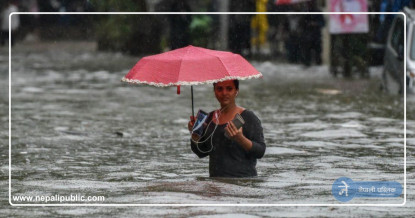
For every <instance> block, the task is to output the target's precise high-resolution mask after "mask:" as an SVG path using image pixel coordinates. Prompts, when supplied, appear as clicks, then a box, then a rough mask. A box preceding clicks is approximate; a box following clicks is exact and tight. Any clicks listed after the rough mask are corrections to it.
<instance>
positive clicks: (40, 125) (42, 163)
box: [0, 43, 415, 216]
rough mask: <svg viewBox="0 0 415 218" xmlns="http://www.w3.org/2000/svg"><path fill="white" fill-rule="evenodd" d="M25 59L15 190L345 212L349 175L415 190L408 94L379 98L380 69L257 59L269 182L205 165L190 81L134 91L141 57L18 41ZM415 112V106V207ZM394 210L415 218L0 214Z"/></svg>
mask: <svg viewBox="0 0 415 218" xmlns="http://www.w3.org/2000/svg"><path fill="white" fill-rule="evenodd" d="M68 45H69V46H68ZM71 45H72V46H71ZM42 46H43V47H45V48H48V50H46V49H41V48H42ZM65 46H66V47H65ZM62 47H63V48H65V49H62ZM12 58H13V59H12V63H13V66H12V151H11V153H12V194H13V195H28V196H35V195H55V194H60V195H70V194H74V193H78V194H83V195H96V196H98V195H103V196H105V202H103V203H106V204H109V203H115V204H120V203H137V204H141V203H153V204H159V203H168V204H170V203H179V204H185V203H192V204H219V205H220V204H225V203H249V204H252V203H275V204H295V203H307V204H337V203H341V202H339V201H337V200H336V199H335V198H334V197H333V196H332V195H331V187H332V184H333V182H334V181H335V180H336V179H337V178H339V177H342V176H346V177H349V178H352V179H353V180H355V181H379V180H382V181H397V182H399V183H401V184H402V185H403V182H404V175H403V173H404V167H403V163H404V158H403V156H404V149H403V148H404V147H403V142H404V141H403V137H404V134H403V129H404V122H403V117H404V113H403V112H404V104H403V100H402V99H401V98H400V97H396V96H390V95H387V94H384V93H381V92H380V91H379V89H378V86H379V80H380V73H381V68H372V69H371V79H365V80H359V79H354V80H344V79H334V78H332V77H331V76H329V74H328V72H327V67H326V66H321V67H311V68H308V69H304V68H302V67H301V66H296V65H288V64H282V63H279V64H278V63H272V62H253V64H254V65H255V67H256V68H257V69H258V70H259V71H261V72H262V73H263V74H264V78H263V79H259V80H250V81H243V82H241V87H240V95H239V97H238V98H239V99H238V104H239V105H241V106H243V107H246V108H248V109H250V110H253V111H254V112H255V113H256V114H257V115H258V116H259V117H260V118H261V121H262V125H263V127H264V134H265V138H266V143H267V146H268V147H267V151H266V154H265V156H264V157H263V158H262V159H261V160H259V161H258V165H257V169H258V174H259V176H258V177H257V178H254V179H211V178H209V177H208V159H206V158H205V159H199V158H197V156H196V155H194V154H193V153H192V152H191V150H190V147H189V143H188V142H189V135H188V131H187V129H186V124H187V119H188V117H189V115H190V113H191V109H190V105H191V104H190V88H187V87H182V94H181V95H176V89H175V88H155V87H149V86H132V85H128V84H124V83H121V82H120V79H121V78H122V76H123V75H125V74H126V73H127V71H128V70H129V68H130V67H132V66H133V65H134V63H135V62H136V61H137V60H138V59H137V58H133V57H127V56H123V55H121V54H112V53H99V52H94V51H93V45H92V44H89V43H86V44H84V45H80V44H76V43H75V44H74V43H57V44H42V45H36V46H35V45H17V47H16V48H15V50H14V51H13V56H12ZM0 61H1V65H0V67H1V72H2V74H1V79H2V80H1V98H0V108H1V110H0V118H1V121H2V122H1V123H2V124H1V127H2V129H1V131H0V143H1V147H2V148H3V149H2V150H3V152H2V153H1V155H2V161H1V168H0V169H1V172H2V173H1V181H0V183H1V184H2V190H3V191H2V193H3V194H1V199H2V200H1V201H2V202H3V203H4V204H7V202H8V193H7V190H8V187H7V186H8V161H7V160H8V158H7V156H8V153H7V152H8V96H7V94H8V92H7V90H8V85H7V84H8V81H7V80H8V75H7V73H6V72H7V62H8V59H7V53H5V52H4V51H3V52H2V53H1V58H0ZM195 106H196V108H203V109H204V110H206V111H210V110H212V109H214V108H216V107H218V104H217V102H216V100H215V99H214V96H213V92H212V87H211V86H209V85H207V86H198V87H195ZM413 111H414V103H413V101H411V100H409V101H408V113H407V116H408V121H407V145H408V150H407V152H408V156H409V157H410V159H409V161H408V179H412V181H411V182H410V183H409V184H408V185H409V186H408V189H410V190H411V191H410V192H409V191H408V192H409V195H408V198H409V199H410V200H411V201H413V199H414V198H413V187H414V186H413V178H414V173H413V169H414V168H413V163H414V162H413V155H412V154H413V152H414V149H413V146H414V145H415V133H414V127H415V122H414V115H413V114H414V113H413ZM121 135H122V136H121ZM402 202H403V196H401V197H400V198H367V199H365V198H355V199H353V200H352V201H350V202H348V203H356V204H362V203H371V204H382V203H388V204H399V203H402ZM14 203H19V202H16V201H15V202H14ZM26 203H27V202H26ZM55 203H56V202H55ZM410 205H412V206H414V204H413V202H410V203H408V206H410ZM387 211H390V213H391V214H396V213H397V214H398V215H401V216H408V215H410V214H412V213H411V212H410V210H409V209H408V210H407V209H404V208H395V207H392V208H384V207H365V208H357V209H356V210H355V208H348V207H313V208H280V207H277V208H276V207H261V208H252V207H242V208H237V207H219V208H216V207H185V208H171V207H162V208H154V207H149V208H143V207H137V208H134V207H132V208H101V207H99V208H97V207H86V208H71V207H69V208H59V209H57V208H17V207H12V208H11V207H10V206H2V207H0V213H2V214H5V213H9V214H15V215H21V216H24V215H32V214H35V215H39V216H49V215H101V216H112V215H115V214H121V215H132V214H134V213H143V214H144V215H154V216H160V215H164V216H166V215H167V214H169V215H168V216H170V215H172V216H187V215H189V216H192V215H213V214H219V215H220V214H222V215H224V214H226V215H234V216H240V215H241V214H245V215H253V216H277V215H278V216H288V215H292V216H308V215H310V216H320V215H324V214H325V213H328V212H330V214H333V215H334V216H341V215H350V214H352V213H353V214H355V213H356V214H361V215H367V214H368V213H370V214H372V215H374V216H377V215H379V216H382V215H385V214H386V212H387Z"/></svg>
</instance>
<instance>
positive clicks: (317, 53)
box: [299, 1, 326, 66]
mask: <svg viewBox="0 0 415 218" xmlns="http://www.w3.org/2000/svg"><path fill="white" fill-rule="evenodd" d="M308 11H309V12H321V11H320V10H319V9H318V8H317V5H316V2H315V1H310V2H308ZM325 24H326V22H325V21H324V17H323V15H321V14H306V15H301V19H300V23H299V27H300V28H301V29H302V35H301V40H300V41H301V43H300V47H301V54H302V58H301V61H302V63H303V64H304V65H305V66H310V65H311V62H312V59H313V57H314V59H315V62H316V64H317V65H321V63H322V58H321V53H322V50H323V49H322V40H321V38H322V37H321V29H322V28H323V27H324V25H325ZM313 54H314V55H313Z"/></svg>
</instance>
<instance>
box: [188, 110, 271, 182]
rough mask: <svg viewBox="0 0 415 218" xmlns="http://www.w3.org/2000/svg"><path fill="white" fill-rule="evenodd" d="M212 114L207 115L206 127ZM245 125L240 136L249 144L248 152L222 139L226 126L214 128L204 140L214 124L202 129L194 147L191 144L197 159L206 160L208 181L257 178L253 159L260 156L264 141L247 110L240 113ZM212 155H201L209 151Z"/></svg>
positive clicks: (259, 123) (232, 142)
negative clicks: (212, 178)
mask: <svg viewBox="0 0 415 218" xmlns="http://www.w3.org/2000/svg"><path fill="white" fill-rule="evenodd" d="M212 116H213V113H212V112H211V113H210V114H209V118H208V120H207V122H206V123H209V122H210V121H211V120H212ZM241 116H242V118H243V119H244V120H245V124H244V125H243V126H242V128H243V131H242V132H243V135H244V136H245V137H246V138H248V139H249V140H251V141H252V148H251V149H250V150H249V151H246V150H245V149H244V148H243V147H242V146H240V145H239V144H238V143H236V142H235V141H232V140H231V139H228V138H226V137H225V127H226V124H222V125H218V126H217V127H216V130H215V132H214V134H213V135H212V137H211V138H209V139H207V137H209V136H210V135H211V134H212V132H213V131H214V129H215V126H216V124H215V123H214V122H212V123H211V124H210V125H209V126H208V127H207V129H206V131H207V132H206V133H205V134H204V136H203V137H202V138H201V139H200V140H199V141H200V142H202V141H205V140H206V139H207V140H206V141H205V142H203V143H199V144H198V147H197V145H196V143H194V142H192V141H191V149H192V151H193V152H194V153H195V154H196V155H197V156H199V157H200V158H203V157H206V156H209V175H210V177H252V176H257V171H256V163H257V159H259V158H261V157H262V156H264V153H265V148H266V145H265V141H264V134H263V131H262V126H261V121H260V120H259V119H258V117H257V116H256V115H255V114H254V113H253V112H252V111H249V110H244V111H243V112H242V113H241ZM212 145H213V149H212V151H210V152H208V153H205V152H206V151H209V150H210V149H211V146H212Z"/></svg>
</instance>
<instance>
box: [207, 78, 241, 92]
mask: <svg viewBox="0 0 415 218" xmlns="http://www.w3.org/2000/svg"><path fill="white" fill-rule="evenodd" d="M233 84H235V89H237V90H239V80H237V79H234V80H233ZM215 86H216V83H213V88H215Z"/></svg>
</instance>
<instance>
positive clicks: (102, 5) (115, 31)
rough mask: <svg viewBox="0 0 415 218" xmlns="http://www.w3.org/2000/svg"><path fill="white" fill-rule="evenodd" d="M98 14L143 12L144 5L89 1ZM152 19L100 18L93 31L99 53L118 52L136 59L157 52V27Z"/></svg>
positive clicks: (158, 47)
mask: <svg viewBox="0 0 415 218" xmlns="http://www.w3.org/2000/svg"><path fill="white" fill-rule="evenodd" d="M92 4H93V6H94V8H96V10H97V11H100V12H117V11H123V12H129V11H130V12H145V11H146V4H145V1H133V0H123V1H116V0H109V1H99V0H93V1H92ZM159 22H160V21H159V20H158V18H157V16H154V15H119V14H116V15H102V16H99V17H98V19H97V20H96V25H95V31H96V36H97V40H98V49H99V50H109V51H121V52H124V53H129V54H134V55H140V54H148V53H156V52H159V51H160V31H161V27H160V25H158V24H159Z"/></svg>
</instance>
